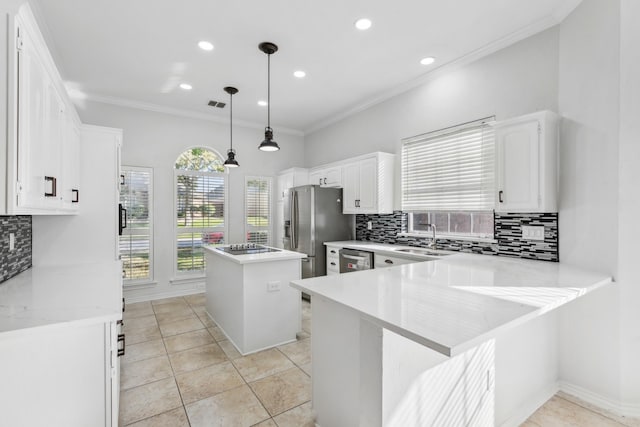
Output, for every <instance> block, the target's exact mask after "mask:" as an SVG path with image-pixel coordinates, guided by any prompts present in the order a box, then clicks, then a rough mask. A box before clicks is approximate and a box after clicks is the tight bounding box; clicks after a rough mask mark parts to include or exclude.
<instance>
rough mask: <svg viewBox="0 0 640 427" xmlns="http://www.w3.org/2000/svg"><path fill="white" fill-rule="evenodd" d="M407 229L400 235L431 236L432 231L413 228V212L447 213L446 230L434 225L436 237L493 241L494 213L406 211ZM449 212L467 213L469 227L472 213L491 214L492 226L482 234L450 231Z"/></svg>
mask: <svg viewBox="0 0 640 427" xmlns="http://www.w3.org/2000/svg"><path fill="white" fill-rule="evenodd" d="M407 214H408V215H407V231H406V232H405V233H400V235H401V236H413V237H429V238H430V237H431V236H432V235H433V234H432V231H431V230H430V229H429V230H415V229H414V227H413V214H447V215H448V227H447V231H446V232H443V231H442V230H441V229H439V228H438V227H436V238H440V239H447V240H472V241H476V242H485V241H487V242H494V241H495V213H494V211H480V210H476V211H436V210H432V211H412V212H407ZM451 214H469V215H470V217H471V218H470V221H471V227H472V228H473V215H474V214H485V215H488V214H491V216H492V218H493V220H492V221H493V228H492V231H491V234H489V235H487V234H483V233H474V232H473V231H471V232H469V233H455V232H451V231H449V230H448V229H449V228H450V227H451Z"/></svg>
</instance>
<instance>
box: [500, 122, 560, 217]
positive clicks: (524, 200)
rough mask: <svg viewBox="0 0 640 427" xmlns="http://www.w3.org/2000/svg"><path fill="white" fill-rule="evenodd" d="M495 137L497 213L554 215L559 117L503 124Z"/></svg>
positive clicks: (555, 206) (501, 123) (556, 208)
mask: <svg viewBox="0 0 640 427" xmlns="http://www.w3.org/2000/svg"><path fill="white" fill-rule="evenodd" d="M495 135H496V212H557V211H558V207H557V192H558V172H557V168H558V116H557V115H556V114H554V113H552V112H550V111H542V112H539V113H533V114H528V115H526V116H522V117H517V118H514V119H509V120H505V121H502V122H499V123H497V124H496V125H495Z"/></svg>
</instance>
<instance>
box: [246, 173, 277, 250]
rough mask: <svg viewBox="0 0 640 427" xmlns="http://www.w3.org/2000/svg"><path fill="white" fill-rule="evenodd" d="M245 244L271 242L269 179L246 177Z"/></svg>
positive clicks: (265, 243)
mask: <svg viewBox="0 0 640 427" xmlns="http://www.w3.org/2000/svg"><path fill="white" fill-rule="evenodd" d="M245 210H246V222H245V224H246V227H245V228H246V234H247V242H249V243H259V244H262V245H268V244H270V242H271V178H265V177H247V178H246V185H245Z"/></svg>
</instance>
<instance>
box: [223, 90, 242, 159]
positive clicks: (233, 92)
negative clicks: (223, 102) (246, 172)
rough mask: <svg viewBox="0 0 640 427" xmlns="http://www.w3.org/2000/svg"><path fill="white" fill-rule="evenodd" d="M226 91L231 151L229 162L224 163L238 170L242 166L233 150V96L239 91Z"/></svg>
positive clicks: (228, 156)
mask: <svg viewBox="0 0 640 427" xmlns="http://www.w3.org/2000/svg"><path fill="white" fill-rule="evenodd" d="M224 91H225V92H227V93H228V94H229V151H227V160H225V161H224V165H225V166H226V167H228V168H237V167H238V166H240V165H239V164H238V161H237V160H236V150H234V149H233V95H235V94H236V93H238V89H236V88H235V87H231V86H227V87H225V88H224Z"/></svg>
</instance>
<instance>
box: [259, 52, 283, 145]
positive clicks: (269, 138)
mask: <svg viewBox="0 0 640 427" xmlns="http://www.w3.org/2000/svg"><path fill="white" fill-rule="evenodd" d="M258 49H260V50H261V51H262V52H264V53H266V54H267V127H266V128H264V141H262V142H261V143H260V146H259V147H258V148H259V149H260V150H262V151H278V150H279V149H280V147H279V146H278V143H277V142H275V141H274V140H273V129H271V55H272V54H274V53H276V52H277V51H278V46H276V45H275V44H273V43H271V42H262V43H260V44H259V45H258Z"/></svg>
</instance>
